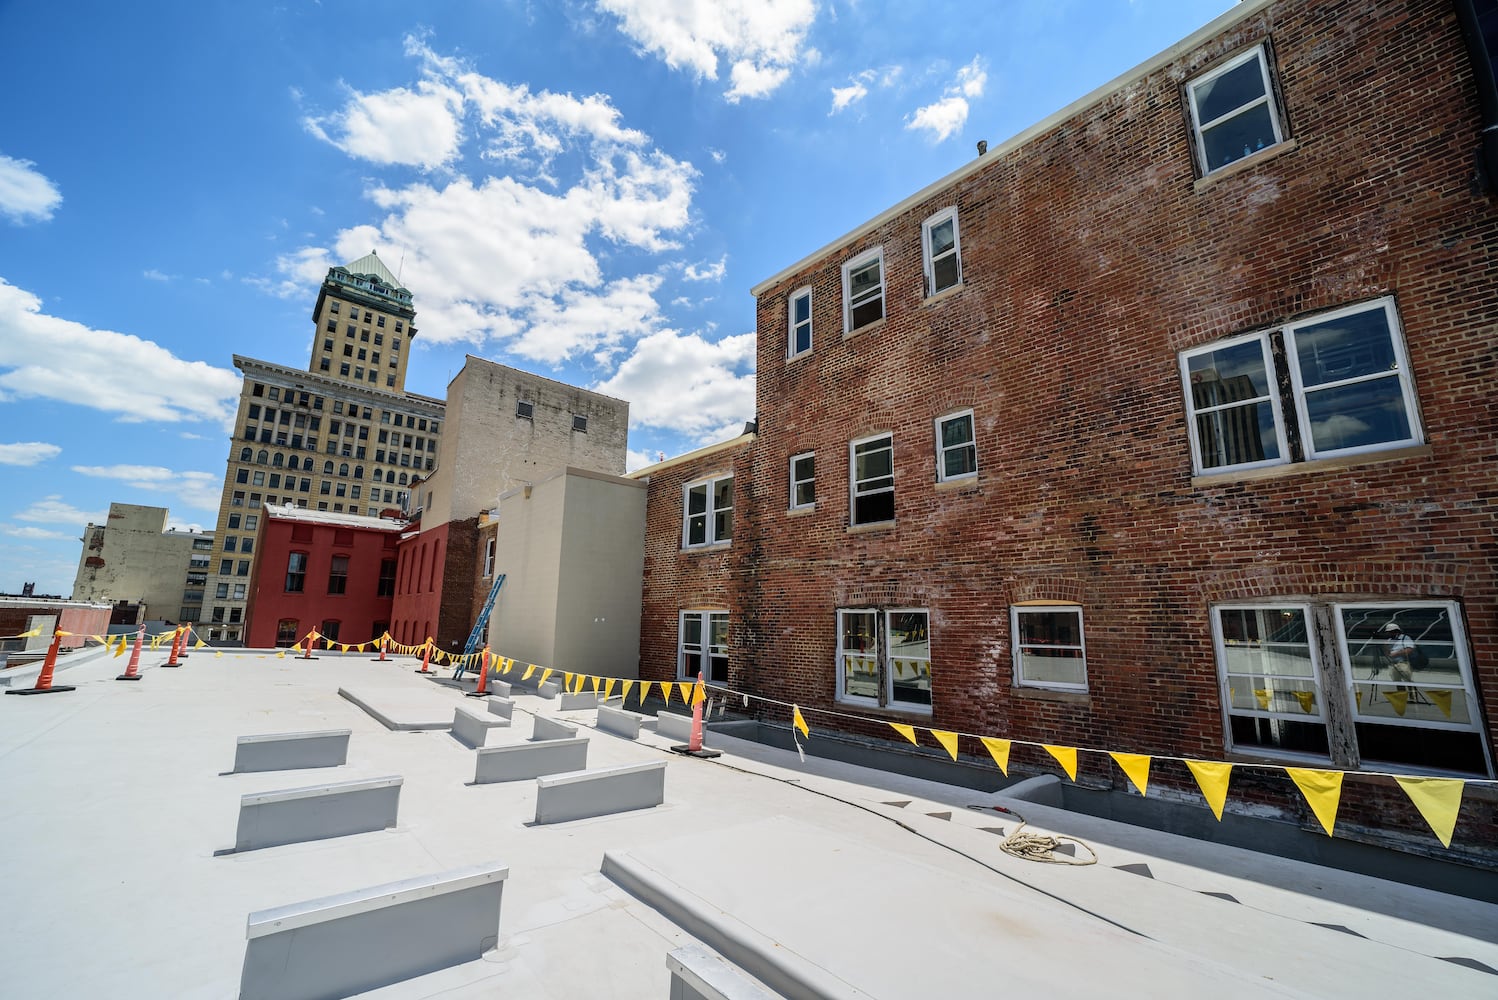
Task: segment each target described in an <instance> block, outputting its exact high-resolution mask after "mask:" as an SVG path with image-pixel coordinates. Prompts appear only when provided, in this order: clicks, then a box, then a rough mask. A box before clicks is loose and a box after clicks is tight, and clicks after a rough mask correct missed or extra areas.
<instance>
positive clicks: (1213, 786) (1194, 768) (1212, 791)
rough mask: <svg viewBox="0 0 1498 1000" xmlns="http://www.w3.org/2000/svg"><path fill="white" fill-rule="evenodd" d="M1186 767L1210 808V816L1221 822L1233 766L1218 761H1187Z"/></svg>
mask: <svg viewBox="0 0 1498 1000" xmlns="http://www.w3.org/2000/svg"><path fill="white" fill-rule="evenodd" d="M1186 766H1187V767H1189V768H1191V773H1192V774H1193V775H1195V777H1196V783H1197V785H1199V786H1200V787H1201V790H1202V795H1203V796H1205V797H1206V800H1207V805H1209V806H1211V807H1212V815H1214V816H1216V817H1217V819H1218V821H1219V822H1221V820H1222V807H1223V806H1224V805H1225V804H1226V803H1227V800H1228V780H1229V778H1231V777H1232V773H1233V765H1231V764H1224V763H1222V762H1220V761H1211V760H1188V761H1187V762H1186Z"/></svg>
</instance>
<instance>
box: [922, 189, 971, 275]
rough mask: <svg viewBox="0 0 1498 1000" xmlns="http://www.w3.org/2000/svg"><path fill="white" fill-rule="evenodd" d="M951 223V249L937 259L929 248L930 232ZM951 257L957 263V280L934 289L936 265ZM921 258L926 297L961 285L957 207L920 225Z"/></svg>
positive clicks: (953, 206)
mask: <svg viewBox="0 0 1498 1000" xmlns="http://www.w3.org/2000/svg"><path fill="white" fill-rule="evenodd" d="M949 219H950V220H951V222H952V249H950V250H948V251H947V252H945V253H943V254H941V255H940V257H938V256H937V255H936V254H935V253H934V252H933V248H932V246H931V232H932V230H933V229H935V228H936V227H937V226H939V225H941V224H942V223H943V222H946V221H947V220H949ZM947 257H952V258H954V259H955V260H956V262H957V278H956V279H955V280H954V281H953V282H952V283H951V284H950V285H945V286H943V287H941V288H937V287H936V263H937V261H938V260H939V259H945V258H947ZM921 258H922V266H923V267H924V269H925V272H926V297H927V298H930V297H931V296H933V295H939V294H940V293H942V292H944V291H946V290H947V289H948V288H957V287H959V286H960V285H961V284H962V236H961V233H960V232H959V231H958V228H957V206H956V205H949V206H948V207H946V208H944V209H942V210H941V211H940V212H937V213H936V214H935V215H932V216H931V218H929V219H927V220H926V221H925V222H923V223H921Z"/></svg>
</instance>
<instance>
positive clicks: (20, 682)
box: [0, 660, 42, 688]
mask: <svg viewBox="0 0 1498 1000" xmlns="http://www.w3.org/2000/svg"><path fill="white" fill-rule="evenodd" d="M41 675H42V661H41V660H37V661H36V662H35V663H28V664H26V665H25V666H21V667H9V668H7V669H6V670H5V671H3V672H0V687H6V688H29V687H36V679H37V678H38V677H40V676H41Z"/></svg>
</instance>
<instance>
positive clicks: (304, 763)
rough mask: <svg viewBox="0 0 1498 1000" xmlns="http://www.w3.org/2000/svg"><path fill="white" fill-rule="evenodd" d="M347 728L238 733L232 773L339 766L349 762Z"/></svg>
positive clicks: (350, 731) (350, 733)
mask: <svg viewBox="0 0 1498 1000" xmlns="http://www.w3.org/2000/svg"><path fill="white" fill-rule="evenodd" d="M352 732H353V731H352V730H349V729H328V730H323V731H320V732H310V733H266V734H263V735H259V736H241V737H240V738H239V740H238V742H237V743H236V744H235V746H234V773H235V774H244V773H246V772H250V771H290V770H296V769H299V768H308V767H339V766H341V765H343V764H346V763H348V741H349V736H350V735H352Z"/></svg>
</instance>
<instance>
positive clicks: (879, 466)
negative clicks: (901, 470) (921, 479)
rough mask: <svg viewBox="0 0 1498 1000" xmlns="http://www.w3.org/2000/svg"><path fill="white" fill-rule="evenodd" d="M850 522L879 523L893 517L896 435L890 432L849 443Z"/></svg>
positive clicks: (857, 523) (856, 523)
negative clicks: (893, 435)
mask: <svg viewBox="0 0 1498 1000" xmlns="http://www.w3.org/2000/svg"><path fill="white" fill-rule="evenodd" d="M848 468H849V490H848V492H849V496H850V497H851V498H852V502H851V503H850V504H849V506H850V508H851V510H850V511H849V514H850V519H851V523H852V524H854V525H859V524H879V523H881V522H883V521H893V520H894V519H895V439H894V438H893V437H892V436H891V435H889V434H879V435H876V436H874V437H867V438H860V439H859V440H857V441H853V442H851V443H850V444H849V445H848Z"/></svg>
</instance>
